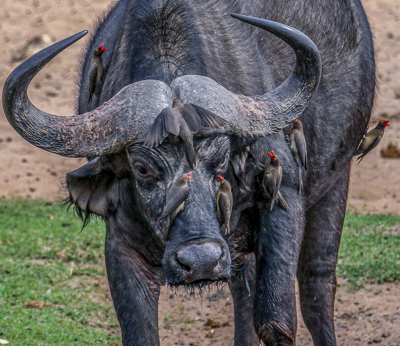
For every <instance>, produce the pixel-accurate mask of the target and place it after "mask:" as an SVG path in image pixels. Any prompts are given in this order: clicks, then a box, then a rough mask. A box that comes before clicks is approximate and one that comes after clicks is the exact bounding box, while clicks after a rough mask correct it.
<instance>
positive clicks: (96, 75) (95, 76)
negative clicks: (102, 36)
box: [88, 43, 108, 103]
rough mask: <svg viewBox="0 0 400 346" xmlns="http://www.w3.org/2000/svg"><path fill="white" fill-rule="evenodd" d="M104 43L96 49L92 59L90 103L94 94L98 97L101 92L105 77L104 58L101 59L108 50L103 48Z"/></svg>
mask: <svg viewBox="0 0 400 346" xmlns="http://www.w3.org/2000/svg"><path fill="white" fill-rule="evenodd" d="M103 45H104V43H102V44H101V45H100V47H99V48H96V49H95V50H94V52H93V58H92V66H90V70H89V101H88V103H90V101H92V97H93V94H95V95H96V96H97V94H98V91H99V85H100V83H101V78H102V77H103V72H104V66H103V58H102V57H101V56H102V55H103V53H104V52H105V51H106V50H107V49H108V48H103Z"/></svg>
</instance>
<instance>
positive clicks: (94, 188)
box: [67, 157, 118, 222]
mask: <svg viewBox="0 0 400 346" xmlns="http://www.w3.org/2000/svg"><path fill="white" fill-rule="evenodd" d="M67 187H68V191H69V199H70V202H71V203H73V204H75V205H76V206H77V207H78V209H79V210H80V212H82V213H81V214H82V215H83V214H84V215H85V222H86V221H87V219H88V216H89V215H90V214H91V213H94V214H97V215H100V216H106V214H107V211H108V207H109V204H110V203H112V202H113V200H114V201H115V202H116V198H117V197H118V178H117V177H116V176H115V174H114V173H113V172H112V170H110V168H109V165H108V164H107V162H105V160H104V157H97V158H95V159H93V160H91V161H89V162H88V163H87V164H86V165H84V166H82V167H81V168H79V169H77V170H75V171H73V172H70V173H68V174H67Z"/></svg>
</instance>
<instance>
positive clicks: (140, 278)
mask: <svg viewBox="0 0 400 346" xmlns="http://www.w3.org/2000/svg"><path fill="white" fill-rule="evenodd" d="M105 250H106V251H105V253H106V268H107V276H108V283H109V286H110V291H111V296H112V299H113V303H114V308H115V311H116V313H117V317H118V321H119V324H120V326H121V332H122V343H123V345H124V346H154V345H159V337H158V316H157V312H158V297H159V290H160V286H159V285H158V284H156V283H155V281H156V280H154V281H150V280H149V268H148V266H147V265H146V263H145V262H144V261H143V259H141V258H140V256H139V255H138V254H137V253H136V252H135V251H134V250H133V249H132V248H130V246H129V245H128V244H127V242H126V241H125V239H124V237H123V236H122V235H121V234H120V233H119V232H118V231H115V230H107V235H106V249H105ZM150 270H151V269H150Z"/></svg>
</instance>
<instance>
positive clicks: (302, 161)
mask: <svg viewBox="0 0 400 346" xmlns="http://www.w3.org/2000/svg"><path fill="white" fill-rule="evenodd" d="M293 123H294V126H293V129H292V131H291V132H290V148H291V149H292V152H293V154H294V157H295V159H296V162H297V165H298V166H299V191H300V192H301V190H302V188H303V179H302V169H303V168H304V169H307V146H306V139H305V137H304V132H303V124H302V123H301V121H300V120H299V119H296V120H294V121H293Z"/></svg>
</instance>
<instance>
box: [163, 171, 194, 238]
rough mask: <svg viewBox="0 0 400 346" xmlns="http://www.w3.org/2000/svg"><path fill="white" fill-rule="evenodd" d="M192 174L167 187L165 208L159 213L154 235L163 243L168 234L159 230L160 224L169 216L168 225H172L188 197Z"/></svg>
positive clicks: (187, 174) (185, 175) (182, 176)
mask: <svg viewBox="0 0 400 346" xmlns="http://www.w3.org/2000/svg"><path fill="white" fill-rule="evenodd" d="M192 173H193V172H192V171H191V172H189V173H185V174H182V175H181V176H180V177H179V178H178V179H176V180H175V181H174V182H172V183H171V185H170V186H169V187H168V189H167V192H166V196H165V206H164V209H163V211H162V212H161V215H160V217H159V218H158V220H157V225H156V233H157V234H158V235H160V237H161V239H162V240H163V241H166V239H167V235H168V232H162V231H161V230H160V223H161V221H163V220H164V219H166V218H167V217H168V216H170V218H169V220H170V222H169V225H172V222H173V221H174V219H175V217H176V215H178V213H179V212H181V211H182V210H183V208H184V206H185V202H186V200H187V198H188V196H189V191H190V188H189V185H188V180H189V179H193V177H191V174H192Z"/></svg>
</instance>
